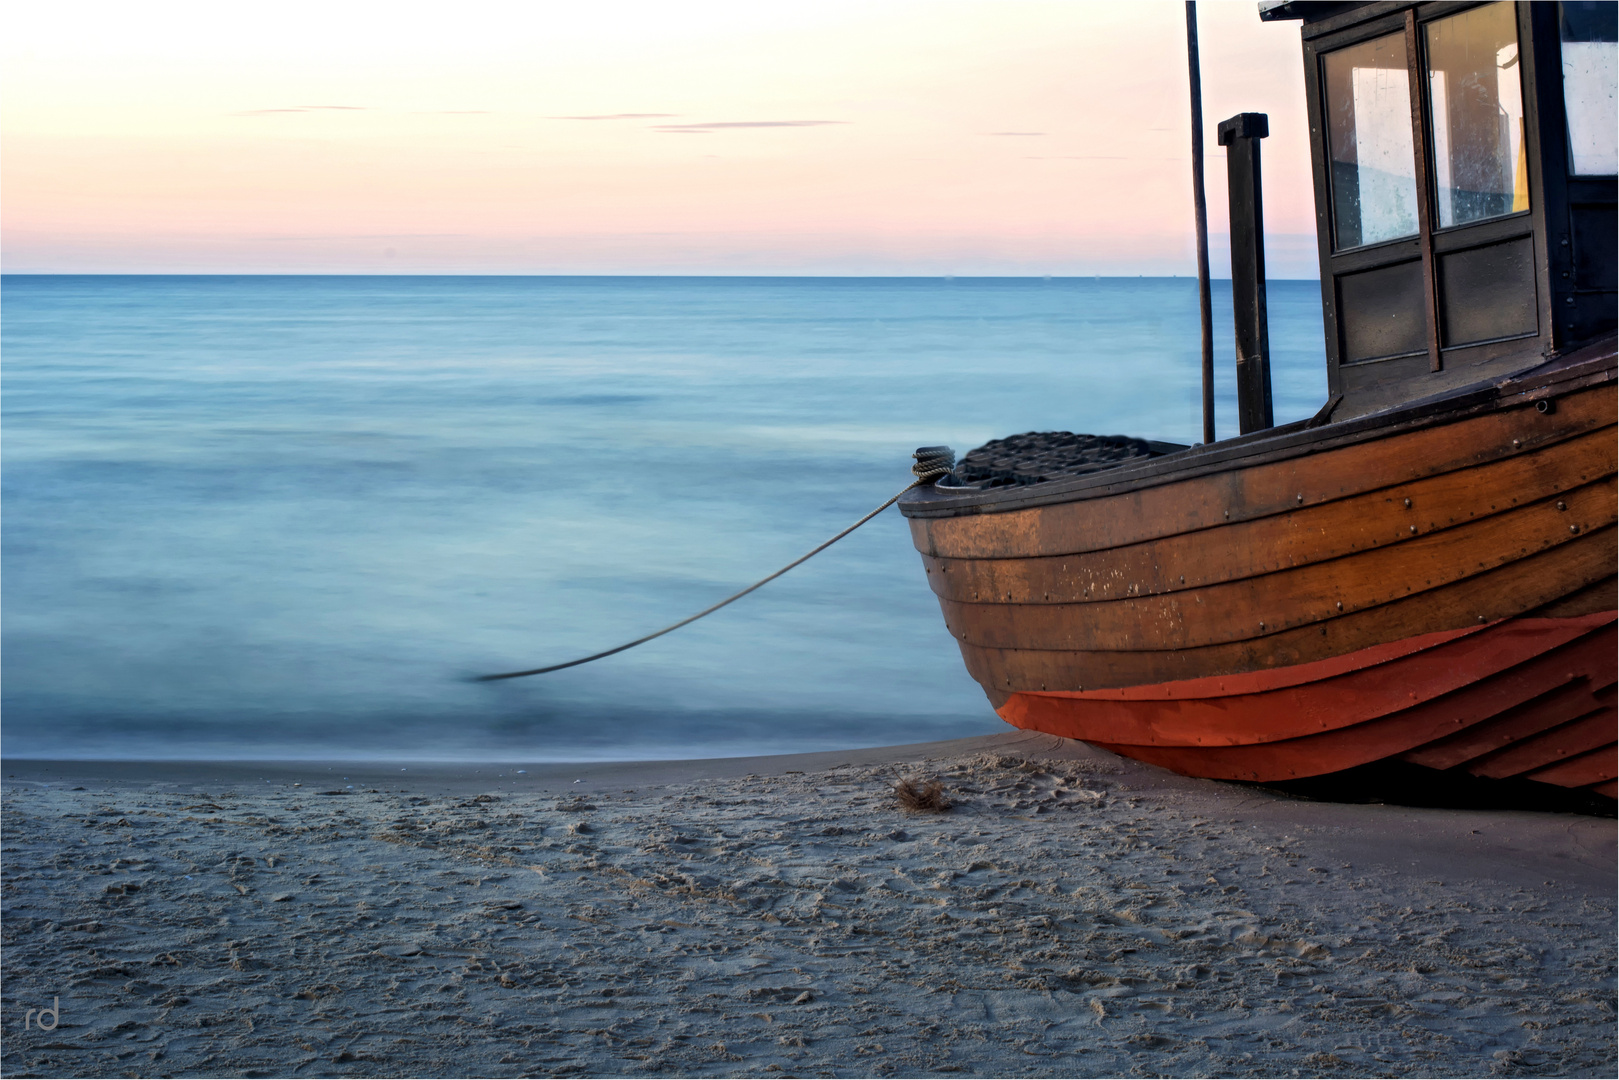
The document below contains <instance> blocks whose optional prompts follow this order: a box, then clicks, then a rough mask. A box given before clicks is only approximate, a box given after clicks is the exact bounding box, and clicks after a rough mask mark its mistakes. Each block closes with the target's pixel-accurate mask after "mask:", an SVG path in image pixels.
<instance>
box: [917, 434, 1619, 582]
mask: <svg viewBox="0 0 1619 1080" xmlns="http://www.w3.org/2000/svg"><path fill="white" fill-rule="evenodd" d="M1616 468H1619V444H1616V441H1615V429H1614V428H1612V427H1608V428H1602V429H1599V430H1597V431H1593V432H1590V433H1589V434H1586V435H1580V436H1576V437H1575V438H1573V439H1571V440H1569V441H1567V442H1565V443H1560V444H1558V445H1557V446H1554V447H1547V448H1543V449H1541V450H1538V451H1536V452H1534V453H1529V454H1524V455H1522V456H1520V457H1515V458H1507V459H1504V460H1501V461H1496V462H1492V463H1489V464H1486V465H1482V466H1478V467H1475V468H1469V469H1461V470H1458V471H1456V472H1450V473H1444V474H1441V475H1439V476H1436V477H1431V478H1428V479H1426V480H1420V481H1416V482H1413V483H1410V484H1402V485H1398V486H1396V487H1392V488H1385V489H1382V490H1380V491H1376V492H1372V493H1369V494H1365V495H1358V496H1354V497H1352V498H1348V499H1340V500H1335V501H1333V502H1328V503H1322V504H1318V505H1316V506H1310V507H1304V508H1301V509H1297V510H1291V511H1289V512H1287V513H1285V514H1276V515H1272V516H1270V517H1264V518H1258V519H1255V520H1251V521H1243V522H1237V523H1236V524H1232V525H1226V526H1221V527H1216V528H1215V529H1209V530H1203V531H1200V532H1195V533H1182V534H1180V535H1177V536H1173V537H1166V538H1164V539H1161V540H1155V541H1147V542H1145V543H1141V544H1132V545H1128V546H1125V547H1121V548H1110V549H1108V550H1106V551H1091V552H1082V553H1078V554H1072V555H1048V556H1042V557H1039V558H1027V559H943V558H937V557H934V556H930V555H923V556H922V563H923V566H924V568H925V569H926V572H927V577H928V583H929V585H930V586H931V587H932V588H933V591H934V592H935V593H936V594H937V595H939V596H942V597H944V598H946V599H948V600H957V601H961V602H963V603H966V602H971V601H978V600H989V599H991V598H993V599H996V600H1004V601H1005V602H1007V603H1017V604H1036V603H1086V602H1094V601H1098V600H1117V599H1121V598H1124V597H1130V596H1154V595H1159V594H1162V593H1171V592H1178V591H1181V590H1183V589H1195V588H1198V587H1200V586H1204V585H1211V584H1217V583H1221V582H1226V581H1237V580H1242V579H1244V578H1250V577H1256V576H1259V575H1261V574H1267V573H1273V572H1275V571H1279V570H1284V569H1289V568H1292V567H1298V566H1304V565H1308V564H1310V563H1317V562H1323V561H1325V560H1328V559H1334V558H1338V557H1340V556H1344V555H1350V554H1353V553H1355V552H1359V551H1366V550H1368V549H1371V548H1377V547H1387V546H1390V545H1393V544H1398V543H1403V542H1407V541H1410V540H1411V539H1412V538H1413V537H1416V536H1419V535H1426V534H1428V533H1431V532H1437V531H1441V530H1444V529H1447V528H1451V527H1454V526H1456V525H1457V524H1460V523H1466V522H1469V521H1472V520H1475V519H1478V518H1483V517H1488V516H1490V515H1491V514H1494V513H1498V512H1500V511H1502V510H1506V509H1510V508H1511V507H1514V506H1518V505H1521V504H1524V503H1529V502H1533V501H1535V500H1537V499H1542V498H1546V497H1548V496H1554V495H1557V494H1559V493H1561V492H1563V491H1565V490H1567V489H1568V488H1570V487H1574V486H1577V485H1578V484H1580V483H1582V482H1585V481H1589V480H1593V479H1597V478H1600V477H1605V476H1612V475H1614V472H1615V470H1616ZM1481 493H1487V494H1484V495H1482V497H1481Z"/></svg>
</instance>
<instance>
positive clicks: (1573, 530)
mask: <svg viewBox="0 0 1619 1080" xmlns="http://www.w3.org/2000/svg"><path fill="white" fill-rule="evenodd" d="M1568 531H1569V532H1571V533H1577V532H1579V531H1580V527H1579V526H1578V525H1570V526H1569V527H1568Z"/></svg>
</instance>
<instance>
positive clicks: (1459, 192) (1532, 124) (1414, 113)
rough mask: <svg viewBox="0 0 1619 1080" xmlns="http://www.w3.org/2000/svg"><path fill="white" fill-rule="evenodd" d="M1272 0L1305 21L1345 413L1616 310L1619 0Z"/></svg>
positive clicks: (1330, 318)
mask: <svg viewBox="0 0 1619 1080" xmlns="http://www.w3.org/2000/svg"><path fill="white" fill-rule="evenodd" d="M1259 8H1260V18H1261V19H1263V20H1266V21H1277V20H1284V19H1289V20H1302V21H1303V28H1302V34H1303V42H1304V73H1305V80H1306V86H1307V90H1308V94H1307V97H1308V103H1309V122H1310V152H1311V158H1312V162H1313V165H1314V173H1315V205H1316V230H1317V237H1318V243H1319V248H1320V260H1321V299H1322V305H1323V309H1324V314H1325V320H1324V321H1325V330H1326V352H1327V374H1328V383H1329V386H1330V391H1329V392H1330V394H1331V395H1332V396H1334V397H1337V396H1340V395H1341V396H1342V401H1341V402H1340V404H1339V405H1338V407H1337V408H1336V410H1335V411H1334V413H1333V415H1332V419H1333V420H1341V419H1346V418H1348V417H1352V416H1357V415H1363V414H1365V413H1369V412H1373V411H1376V410H1378V409H1382V408H1386V407H1388V406H1391V405H1395V404H1399V403H1401V402H1406V401H1411V400H1414V399H1419V398H1425V397H1428V396H1430V395H1433V394H1439V393H1443V392H1445V391H1448V390H1451V389H1454V388H1456V387H1460V386H1463V385H1466V384H1469V383H1475V382H1478V381H1481V380H1484V379H1488V378H1492V377H1495V376H1499V375H1505V374H1506V373H1508V372H1510V371H1514V370H1518V369H1521V368H1523V367H1525V366H1526V365H1527V364H1529V363H1533V362H1534V361H1535V359H1536V358H1537V357H1539V356H1543V355H1547V354H1550V353H1552V352H1553V351H1557V350H1563V349H1566V348H1567V347H1569V346H1571V345H1574V344H1577V343H1579V342H1582V341H1587V340H1589V339H1591V338H1594V337H1598V336H1600V335H1602V334H1605V333H1609V332H1612V331H1613V330H1614V327H1615V321H1616V319H1615V309H1616V302H1619V295H1616V265H1615V264H1616V259H1615V254H1616V248H1619V240H1616V234H1619V220H1616V217H1615V205H1616V192H1615V171H1616V161H1619V149H1616V133H1619V119H1616V114H1615V75H1616V64H1615V57H1616V53H1619V40H1616V39H1619V33H1616V32H1615V31H1616V14H1619V5H1615V4H1613V3H1611V2H1600V3H1512V2H1501V0H1497V2H1491V3H1468V2H1440V3H1410V2H1406V3H1397V2H1382V3H1338V2H1304V0H1281V2H1271V3H1261V4H1260V5H1259Z"/></svg>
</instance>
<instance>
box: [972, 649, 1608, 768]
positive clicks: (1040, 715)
mask: <svg viewBox="0 0 1619 1080" xmlns="http://www.w3.org/2000/svg"><path fill="white" fill-rule="evenodd" d="M1609 625H1610V626H1611V622H1610V624H1609ZM1602 631H1603V627H1600V626H1598V627H1592V626H1591V625H1589V624H1588V623H1582V622H1578V621H1575V620H1569V621H1568V622H1567V623H1563V624H1558V623H1556V622H1553V621H1552V620H1535V621H1534V622H1528V621H1520V620H1516V619H1514V620H1508V621H1507V622H1505V623H1500V624H1497V625H1496V626H1495V627H1492V628H1491V629H1490V630H1489V631H1487V632H1485V633H1480V634H1476V635H1472V636H1469V637H1464V638H1458V639H1456V640H1454V641H1451V642H1448V643H1446V644H1444V645H1441V646H1439V647H1437V648H1433V649H1425V650H1422V651H1420V652H1416V653H1412V654H1410V655H1408V656H1404V657H1400V658H1398V659H1395V660H1392V661H1390V662H1389V663H1387V664H1381V665H1378V666H1376V667H1368V668H1362V669H1359V670H1356V671H1351V672H1348V673H1346V674H1343V675H1339V676H1336V677H1332V678H1328V679H1323V680H1320V681H1317V682H1311V683H1305V684H1302V685H1296V686H1288V687H1283V688H1281V689H1277V690H1271V691H1266V692H1263V693H1255V694H1238V695H1231V696H1223V697H1214V698H1205V699H1195V698H1193V699H1188V698H1168V699H1162V698H1160V699H1143V698H1137V699H1135V700H1128V701H1121V700H1117V699H1113V700H1109V699H1107V698H1104V697H1099V696H1097V695H1094V694H1060V693H1034V692H1023V693H1018V694H1013V695H1012V697H1011V698H1010V699H1009V700H1008V701H1007V702H1006V703H1005V704H1004V705H1002V706H1001V707H1000V709H999V710H998V712H999V713H1000V715H1001V718H1002V719H1004V720H1006V721H1007V722H1008V723H1010V724H1012V725H1014V726H1015V727H1020V728H1031V729H1033V730H1036V731H1045V732H1048V733H1050V734H1054V735H1055V734H1060V735H1062V736H1064V737H1065V738H1070V739H1085V740H1087V741H1090V740H1098V739H1100V740H1105V741H1107V742H1109V743H1130V744H1133V745H1143V746H1246V745H1251V744H1255V743H1268V742H1280V741H1282V740H1284V739H1294V738H1300V737H1302V736H1305V735H1313V734H1315V733H1316V732H1319V731H1330V730H1335V729H1338V728H1346V727H1351V726H1353V725H1355V724H1362V723H1365V722H1366V721H1368V720H1374V719H1377V718H1378V717H1381V716H1390V715H1393V714H1394V713H1399V712H1404V711H1406V710H1409V709H1411V708H1413V707H1415V706H1417V705H1421V704H1423V703H1425V702H1429V701H1433V700H1435V699H1437V698H1440V697H1443V696H1444V695H1446V694H1450V693H1454V692H1456V691H1458V690H1462V689H1464V688H1466V687H1469V686H1472V685H1473V684H1475V683H1478V682H1481V681H1485V680H1488V679H1492V678H1494V677H1496V676H1497V675H1498V674H1499V673H1500V672H1502V671H1505V670H1508V669H1510V668H1513V667H1516V666H1518V665H1519V664H1523V663H1526V662H1528V661H1529V660H1531V659H1533V658H1535V657H1537V656H1541V655H1543V654H1546V653H1550V652H1553V651H1554V650H1560V649H1563V647H1564V646H1566V645H1568V644H1569V643H1570V642H1572V641H1576V640H1578V639H1579V638H1581V637H1585V636H1587V635H1589V634H1594V633H1601V632H1602ZM1609 637H1610V638H1612V637H1613V635H1612V633H1611V632H1610V633H1609ZM1563 651H1564V652H1566V651H1567V650H1563ZM1571 677H1572V676H1571ZM1201 681H1209V680H1201ZM1581 689H1582V690H1585V691H1586V695H1585V696H1586V700H1587V701H1589V700H1590V698H1589V684H1588V683H1582V686H1581ZM1589 707H1590V706H1589V705H1588V706H1587V708H1589ZM1058 728H1060V729H1061V730H1060V731H1059V730H1058ZM1540 764H1545V762H1541V763H1540Z"/></svg>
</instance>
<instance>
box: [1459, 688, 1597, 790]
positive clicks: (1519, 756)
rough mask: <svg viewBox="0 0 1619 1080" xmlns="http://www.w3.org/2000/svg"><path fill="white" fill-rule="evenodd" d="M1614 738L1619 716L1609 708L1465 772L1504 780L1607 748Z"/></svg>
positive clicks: (1512, 747)
mask: <svg viewBox="0 0 1619 1080" xmlns="http://www.w3.org/2000/svg"><path fill="white" fill-rule="evenodd" d="M1616 735H1619V712H1615V710H1614V709H1613V707H1612V706H1610V707H1608V708H1606V709H1598V710H1597V711H1596V712H1594V713H1590V714H1589V715H1586V716H1582V717H1580V718H1579V719H1578V720H1572V721H1570V722H1569V723H1566V724H1563V725H1561V726H1560V727H1556V728H1553V729H1551V730H1550V731H1543V732H1541V733H1540V734H1539V735H1537V736H1535V737H1534V738H1532V739H1526V740H1524V741H1523V742H1521V743H1518V744H1517V745H1515V746H1510V747H1508V748H1507V749H1505V750H1502V751H1500V752H1498V753H1495V754H1491V755H1490V756H1489V757H1487V758H1485V759H1483V760H1482V761H1475V762H1473V763H1471V764H1470V765H1468V766H1467V771H1468V772H1470V773H1472V774H1473V775H1474V776H1487V777H1490V778H1491V779H1493V780H1504V779H1506V778H1507V777H1509V776H1520V775H1522V774H1524V773H1530V772H1534V771H1535V770H1537V769H1543V768H1545V767H1546V766H1548V765H1555V764H1557V763H1559V762H1562V761H1570V760H1572V759H1574V758H1575V757H1577V756H1578V755H1580V754H1583V753H1585V752H1586V751H1587V750H1595V749H1597V748H1598V747H1600V746H1606V745H1608V744H1609V743H1611V742H1613V741H1614V737H1615V736H1616Z"/></svg>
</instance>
